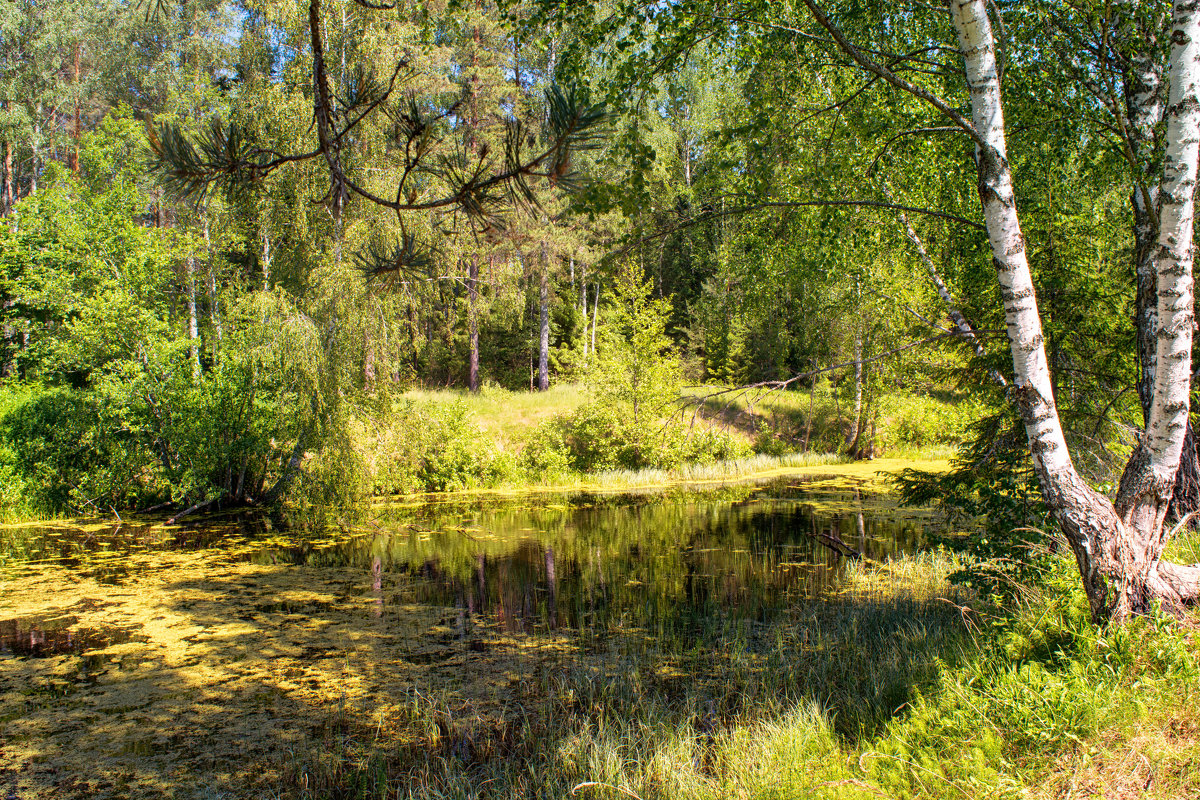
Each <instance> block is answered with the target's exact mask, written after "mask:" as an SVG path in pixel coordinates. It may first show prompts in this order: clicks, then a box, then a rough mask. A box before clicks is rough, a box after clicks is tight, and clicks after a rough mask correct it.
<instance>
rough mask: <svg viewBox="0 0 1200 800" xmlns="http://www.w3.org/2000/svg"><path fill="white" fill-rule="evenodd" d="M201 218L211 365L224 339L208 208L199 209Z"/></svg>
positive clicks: (219, 355)
mask: <svg viewBox="0 0 1200 800" xmlns="http://www.w3.org/2000/svg"><path fill="white" fill-rule="evenodd" d="M201 218H202V220H203V222H204V248H205V252H206V254H207V256H208V261H207V263H208V270H207V272H208V275H207V276H206V277H207V281H206V284H207V289H208V321H209V323H210V324H211V325H212V339H213V341H212V359H213V365H214V366H215V365H217V364H220V363H221V344H222V342H223V341H224V339H225V326H224V324H223V323H222V322H221V298H220V296H219V295H218V293H217V265H216V259H215V257H214V256H215V251H214V250H213V244H212V236H211V234H210V232H209V225H208V206H204V207H203V208H202V209H201Z"/></svg>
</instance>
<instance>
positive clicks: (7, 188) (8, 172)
mask: <svg viewBox="0 0 1200 800" xmlns="http://www.w3.org/2000/svg"><path fill="white" fill-rule="evenodd" d="M6 105H7V104H6ZM14 183H16V177H15V176H14V175H13V147H12V142H10V141H8V140H5V142H4V196H3V198H2V199H3V201H4V208H3V209H0V216H4V217H7V216H8V215H9V214H11V213H12V210H13V203H14V202H15V199H14V197H13V184H14Z"/></svg>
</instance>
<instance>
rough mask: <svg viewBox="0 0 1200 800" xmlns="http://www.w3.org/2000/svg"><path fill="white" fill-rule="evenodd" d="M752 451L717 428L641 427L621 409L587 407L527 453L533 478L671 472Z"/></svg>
mask: <svg viewBox="0 0 1200 800" xmlns="http://www.w3.org/2000/svg"><path fill="white" fill-rule="evenodd" d="M747 455H749V447H747V446H746V444H745V443H744V442H742V441H741V440H739V439H737V438H736V437H734V436H732V435H730V434H728V433H726V432H725V431H721V430H717V429H715V428H706V429H703V430H700V431H690V430H689V429H688V428H687V427H686V426H684V425H683V424H681V423H680V422H679V420H677V419H674V418H672V419H667V420H652V421H648V422H643V423H642V424H638V423H636V422H634V420H632V419H631V418H629V417H626V416H624V415H623V414H622V413H621V412H620V408H619V407H616V406H611V405H601V404H599V403H586V404H584V405H582V406H580V407H579V408H577V409H575V410H574V411H572V412H570V413H569V414H564V415H560V416H558V417H556V418H554V419H552V420H550V421H548V422H546V423H544V424H543V425H542V426H541V427H540V428H539V429H538V430H537V432H536V433H535V434H534V436H533V437H532V438H531V439H530V440H529V442H528V443H527V444H526V446H525V449H524V450H523V451H522V460H523V462H524V466H525V469H526V470H527V471H528V472H530V473H531V474H533V475H537V476H543V477H544V476H545V475H547V474H551V475H552V474H555V473H556V472H557V473H561V472H564V471H567V470H570V471H574V472H581V473H588V472H603V471H605V470H613V469H628V470H637V469H647V468H653V469H670V468H672V467H677V466H679V465H681V464H705V463H712V462H715V461H726V460H732V459H736V458H744V457H745V456H747Z"/></svg>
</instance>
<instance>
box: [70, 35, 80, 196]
mask: <svg viewBox="0 0 1200 800" xmlns="http://www.w3.org/2000/svg"><path fill="white" fill-rule="evenodd" d="M82 49H83V47H82V45H81V44H80V43H79V42H76V43H75V54H74V59H73V64H72V73H73V82H74V89H75V121H74V124H73V125H72V126H71V138H72V139H73V140H74V141H73V145H74V146H73V148H72V149H71V151H70V155H68V156H67V158H68V161H69V164H70V167H71V172H72V174H74V175H78V174H79V141H80V139H81V138H82V137H83V125H82V121H81V119H80V97H79V57H80V51H81V50H82Z"/></svg>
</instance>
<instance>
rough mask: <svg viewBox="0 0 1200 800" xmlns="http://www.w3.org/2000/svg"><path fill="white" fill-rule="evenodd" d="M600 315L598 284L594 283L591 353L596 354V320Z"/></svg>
mask: <svg viewBox="0 0 1200 800" xmlns="http://www.w3.org/2000/svg"><path fill="white" fill-rule="evenodd" d="M599 316H600V284H599V283H598V282H597V283H596V299H595V300H594V301H593V302H592V355H593V356H595V355H596V322H597V318H598V317H599Z"/></svg>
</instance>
